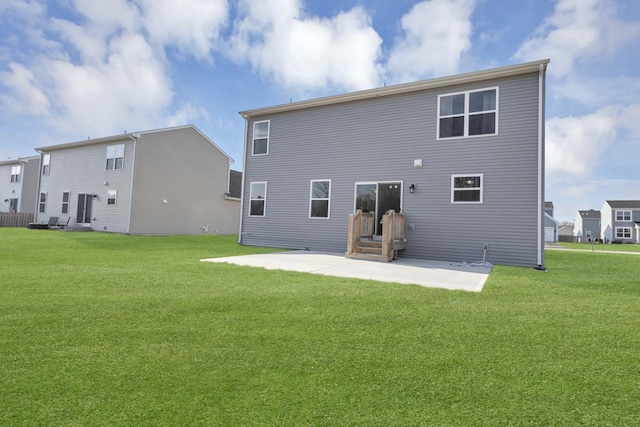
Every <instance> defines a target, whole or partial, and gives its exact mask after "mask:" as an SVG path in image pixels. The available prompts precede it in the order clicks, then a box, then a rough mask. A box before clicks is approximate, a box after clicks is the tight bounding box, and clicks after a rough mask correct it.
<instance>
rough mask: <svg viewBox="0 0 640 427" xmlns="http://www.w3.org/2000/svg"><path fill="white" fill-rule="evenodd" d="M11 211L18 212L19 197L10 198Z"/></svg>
mask: <svg viewBox="0 0 640 427" xmlns="http://www.w3.org/2000/svg"><path fill="white" fill-rule="evenodd" d="M9 212H18V199H9Z"/></svg>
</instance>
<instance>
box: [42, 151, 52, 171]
mask: <svg viewBox="0 0 640 427" xmlns="http://www.w3.org/2000/svg"><path fill="white" fill-rule="evenodd" d="M50 173H51V154H44V155H43V156H42V175H44V176H48V175H49V174H50Z"/></svg>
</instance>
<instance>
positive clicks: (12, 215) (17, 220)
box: [0, 212, 33, 227]
mask: <svg viewBox="0 0 640 427" xmlns="http://www.w3.org/2000/svg"><path fill="white" fill-rule="evenodd" d="M30 222H33V213H26V212H0V227H27V226H28V225H29V223H30Z"/></svg>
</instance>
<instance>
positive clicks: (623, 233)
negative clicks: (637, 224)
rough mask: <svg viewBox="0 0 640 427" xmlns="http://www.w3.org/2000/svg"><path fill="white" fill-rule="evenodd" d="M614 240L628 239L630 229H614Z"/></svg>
mask: <svg viewBox="0 0 640 427" xmlns="http://www.w3.org/2000/svg"><path fill="white" fill-rule="evenodd" d="M616 238H618V239H630V238H631V227H616Z"/></svg>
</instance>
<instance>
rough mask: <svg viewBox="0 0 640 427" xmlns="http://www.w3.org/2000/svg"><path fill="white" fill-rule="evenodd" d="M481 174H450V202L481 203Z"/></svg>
mask: <svg viewBox="0 0 640 427" xmlns="http://www.w3.org/2000/svg"><path fill="white" fill-rule="evenodd" d="M482 181H483V178H482V174H469V175H451V203H482Z"/></svg>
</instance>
